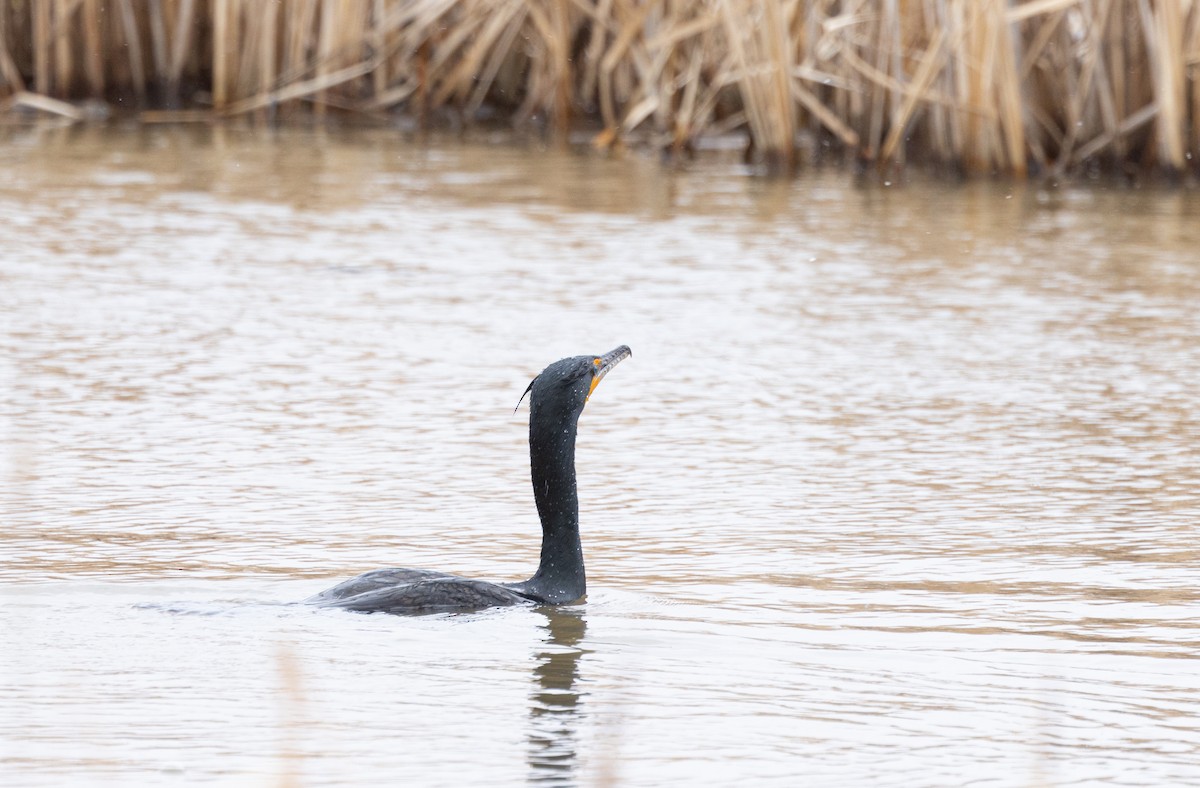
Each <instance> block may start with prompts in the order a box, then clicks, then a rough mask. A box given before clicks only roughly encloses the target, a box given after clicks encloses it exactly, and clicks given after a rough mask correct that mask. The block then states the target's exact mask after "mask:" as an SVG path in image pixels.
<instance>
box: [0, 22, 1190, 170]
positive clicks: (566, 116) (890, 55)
mask: <svg viewBox="0 0 1200 788" xmlns="http://www.w3.org/2000/svg"><path fill="white" fill-rule="evenodd" d="M39 96H40V97H42V98H45V99H57V100H76V99H81V98H95V99H102V100H107V101H110V102H119V103H121V104H123V105H134V106H138V107H140V108H142V109H143V110H148V109H151V108H153V109H155V110H163V109H175V108H178V107H180V106H190V107H191V108H192V111H191V114H190V115H189V116H188V117H194V116H195V109H196V108H200V107H211V117H213V118H214V119H215V118H219V117H228V116H235V115H242V114H246V113H258V114H259V115H264V114H265V113H275V112H288V111H290V110H291V109H292V108H293V107H296V106H300V105H309V106H312V107H313V108H314V109H315V111H316V112H317V114H318V115H320V114H323V113H325V112H326V111H328V110H329V109H331V108H335V109H337V110H338V111H341V112H347V111H349V112H361V113H378V112H383V111H388V110H393V109H395V110H399V111H404V112H408V113H410V114H412V115H414V116H416V117H418V118H419V119H421V121H422V122H424V121H425V119H426V118H428V117H430V116H433V115H437V114H446V113H449V114H450V116H451V117H454V118H455V119H456V120H461V121H466V122H470V121H471V120H473V119H476V118H478V117H481V115H482V114H484V110H486V111H487V114H488V115H490V116H496V115H497V114H499V116H501V117H506V118H508V119H509V120H511V121H512V122H513V123H517V124H525V123H531V122H532V123H535V124H540V125H543V126H544V127H546V128H549V129H552V130H555V131H556V132H558V133H559V134H560V135H563V134H564V133H565V132H566V131H567V129H568V128H569V127H570V125H571V124H572V123H579V122H584V123H595V124H598V126H599V131H598V133H597V135H596V138H595V139H596V144H597V145H599V146H609V145H614V144H619V143H622V142H626V141H637V142H640V143H642V144H651V145H656V146H661V147H662V148H663V149H667V150H672V151H677V152H678V151H683V150H687V149H689V148H690V147H692V146H693V145H694V144H695V143H696V142H697V140H699V139H700V138H703V137H705V136H708V135H718V134H728V133H731V132H736V133H743V134H745V136H746V139H747V142H748V149H749V151H750V152H751V154H752V155H754V156H756V157H758V158H760V159H761V160H762V161H764V162H767V163H768V164H770V165H773V166H777V167H779V168H783V169H786V168H788V167H790V166H792V165H793V164H794V163H795V162H796V160H797V157H798V152H799V151H801V150H802V149H803V147H802V143H805V142H806V141H812V140H819V139H829V140H832V141H835V142H837V143H839V144H840V145H841V146H842V147H843V148H844V149H845V150H847V151H848V152H850V153H852V154H853V155H855V156H857V157H859V158H860V159H862V160H865V161H869V162H875V163H877V164H879V165H880V166H895V165H902V164H904V163H905V162H907V161H909V160H911V159H914V158H916V159H920V160H926V161H928V160H934V161H939V162H945V163H949V164H953V165H956V166H959V167H962V168H963V169H965V170H968V171H972V172H1003V173H1009V174H1012V175H1015V176H1018V177H1020V176H1022V175H1023V174H1024V173H1025V171H1026V168H1027V167H1033V168H1034V169H1035V170H1037V171H1040V172H1045V173H1052V174H1055V173H1062V172H1067V171H1077V170H1079V169H1081V168H1082V167H1083V166H1084V165H1087V166H1093V165H1108V166H1112V167H1126V168H1128V167H1136V168H1146V167H1150V168H1160V169H1164V170H1168V171H1185V170H1195V169H1196V167H1197V161H1200V156H1198V155H1197V154H1200V2H1196V1H1195V0H804V1H803V2H801V0H282V2H280V3H271V2H268V3H263V2H257V0H117V2H115V3H103V2H100V0H26V1H24V2H22V1H19V0H0V106H2V107H9V108H13V107H25V108H30V107H51V106H53V107H55V108H56V110H57V112H58V114H59V115H62V116H64V117H70V114H69V113H66V112H65V111H64V108H63V106H62V105H58V104H49V103H47V102H45V101H40V100H39V99H38V98H37V97H39ZM151 117H152V118H153V119H154V120H156V121H161V120H163V115H162V112H161V111H158V112H155V114H154V115H152V116H151Z"/></svg>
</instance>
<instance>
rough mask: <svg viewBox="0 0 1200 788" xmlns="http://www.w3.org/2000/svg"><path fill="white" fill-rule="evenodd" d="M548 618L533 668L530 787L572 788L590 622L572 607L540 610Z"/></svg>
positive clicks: (530, 712) (574, 775)
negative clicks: (583, 660) (583, 645)
mask: <svg viewBox="0 0 1200 788" xmlns="http://www.w3.org/2000/svg"><path fill="white" fill-rule="evenodd" d="M539 610H540V612H542V613H543V614H544V615H545V616H546V625H545V627H544V629H545V630H546V635H547V636H546V642H545V644H544V650H543V651H542V652H541V653H539V654H538V663H537V667H535V668H534V669H533V675H534V679H535V681H536V682H537V684H536V686H535V687H534V689H533V695H532V697H531V698H530V700H531V703H530V706H529V769H530V780H529V781H530V782H531V783H536V784H538V785H571V784H573V782H574V780H575V779H576V770H577V767H578V764H577V763H576V761H577V758H578V755H577V753H576V747H577V743H576V737H577V731H578V727H579V713H578V711H579V710H578V706H579V694H580V693H579V690H578V689H577V688H576V686H575V684H576V682H577V681H578V680H579V658H580V657H581V656H582V655H583V649H582V648H581V647H579V645H578V644H579V643H580V642H581V641H582V640H583V638H584V636H585V635H586V634H587V620H586V618H585V617H584V615H583V613H582V612H581V611H579V610H577V609H574V608H569V607H568V608H561V609H555V608H549V607H543V608H539Z"/></svg>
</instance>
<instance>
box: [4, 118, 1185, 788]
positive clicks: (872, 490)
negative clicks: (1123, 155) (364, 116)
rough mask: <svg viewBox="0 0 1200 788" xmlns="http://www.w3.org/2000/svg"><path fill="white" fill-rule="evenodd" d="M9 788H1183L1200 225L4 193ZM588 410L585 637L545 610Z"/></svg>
mask: <svg viewBox="0 0 1200 788" xmlns="http://www.w3.org/2000/svg"><path fill="white" fill-rule="evenodd" d="M0 172H2V173H3V175H2V176H0V216H3V225H2V227H3V229H2V230H0V233H2V235H3V238H2V240H3V244H2V247H3V250H2V251H0V288H2V290H0V306H2V307H3V323H2V325H0V329H2V330H0V383H2V385H0V431H2V442H3V446H4V447H6V449H5V451H4V452H3V456H2V457H0V494H2V498H0V505H2V506H3V521H4V528H3V531H2V532H0V595H2V597H3V599H2V601H3V604H2V605H0V631H3V633H4V638H3V641H2V643H3V648H2V650H0V672H2V673H0V674H2V676H3V682H2V683H0V778H2V779H3V781H4V782H5V783H6V784H9V785H21V786H26V785H28V786H39V785H61V784H63V783H70V784H77V785H113V786H119V785H134V784H136V785H153V784H179V783H190V782H198V783H199V782H203V783H210V784H220V785H251V786H258V785H322V786H324V785H362V784H367V783H380V784H406V783H407V784H420V785H427V786H439V785H511V784H521V783H524V782H529V783H538V784H548V785H556V784H559V785H571V784H577V785H589V786H590V785H647V786H649V785H663V784H686V783H695V784H730V783H733V782H735V781H739V782H747V783H748V784H756V785H758V784H776V785H796V784H806V785H838V786H841V785H847V784H851V785H881V786H882V785H896V786H912V785H947V786H951V785H952V786H959V785H964V784H968V783H970V784H974V785H995V786H1009V785H1011V786H1027V785H1073V784H1087V783H1093V784H1094V783H1101V782H1103V783H1106V784H1144V785H1164V784H1187V783H1196V782H1200V723H1198V722H1197V720H1198V715H1200V669H1198V664H1197V658H1198V657H1200V588H1198V587H1197V585H1196V570H1197V566H1198V562H1200V550H1198V549H1197V547H1196V544H1197V528H1198V527H1200V449H1198V448H1197V447H1198V446H1200V415H1198V414H1200V393H1198V392H1200V310H1197V309H1196V304H1197V303H1200V261H1198V258H1197V254H1196V249H1197V248H1200V221H1197V217H1198V216H1200V199H1198V198H1197V196H1195V195H1190V194H1187V193H1179V192H1145V193H1143V192H1133V191H1121V190H1115V191H1114V190H1105V189H1099V188H1089V189H1076V188H1070V189H1062V190H1054V191H1046V190H1041V189H1039V188H1037V187H1036V186H1030V187H1026V188H1020V187H1015V188H1014V187H1010V186H1007V185H1000V184H976V185H971V186H952V185H946V184H923V183H911V184H907V185H903V186H899V185H896V186H892V187H890V188H889V187H884V186H882V185H875V186H866V187H857V186H855V185H853V184H851V183H849V178H848V176H846V175H845V174H844V173H827V174H817V173H813V174H806V175H805V176H803V177H801V178H800V179H799V180H797V181H796V182H793V183H783V182H768V181H762V180H757V179H753V178H750V177H747V176H746V174H745V173H744V172H743V171H742V170H741V169H740V168H739V167H738V166H737V165H736V164H731V163H726V162H724V161H722V160H720V159H714V160H710V161H706V162H701V163H697V164H695V165H692V166H690V167H688V168H687V169H686V171H677V172H673V171H669V170H666V169H664V168H662V167H660V166H658V165H657V164H656V163H654V162H653V161H651V160H645V159H641V158H639V157H637V156H630V157H628V158H625V159H617V160H606V159H604V158H600V157H596V156H592V155H573V154H570V153H564V152H553V151H543V150H537V149H533V148H530V149H525V148H522V147H521V146H514V145H511V144H509V145H494V144H486V141H475V142H453V141H442V142H433V143H427V144H417V143H413V142H406V141H405V140H402V139H399V138H398V137H397V136H396V135H395V134H393V133H389V132H384V131H350V132H339V133H331V134H319V133H311V132H286V133H278V134H266V133H258V132H251V131H237V130H229V129H226V130H221V129H216V130H213V129H188V128H164V129H154V130H144V131H136V130H112V131H100V130H88V131H53V130H49V131H48V130H40V131H39V130H24V131H9V132H7V134H6V136H5V139H4V143H3V145H2V146H0ZM622 343H627V344H629V345H631V346H632V347H633V349H634V354H635V355H634V357H633V358H632V359H630V360H628V361H626V362H625V363H623V364H622V365H621V366H620V367H619V368H618V369H617V370H616V371H615V372H614V373H613V374H612V375H610V376H608V377H607V378H606V379H605V381H604V383H603V384H602V385H601V386H600V388H599V389H598V390H597V392H596V394H595V396H593V397H592V399H591V402H590V403H589V405H588V409H587V411H586V412H585V414H584V416H583V419H582V421H581V426H580V439H579V462H578V467H579V478H580V488H581V500H582V518H583V531H584V546H585V551H586V555H587V563H588V571H589V577H588V580H589V594H588V598H587V601H586V603H585V604H582V605H578V606H573V607H570V608H566V609H560V610H549V609H544V610H542V609H509V610H496V611H485V612H480V613H472V614H469V615H453V616H431V617H424V618H415V619H405V618H396V617H389V616H383V615H375V616H363V615H356V614H349V613H345V612H341V611H319V610H312V609H309V608H305V607H296V606H292V605H288V604H286V603H289V602H293V601H295V600H298V599H302V598H304V597H306V596H308V595H309V594H311V593H314V592H316V591H319V590H321V589H323V588H325V587H327V586H330V585H332V584H333V583H335V582H337V581H339V580H341V579H344V578H346V577H349V576H351V575H353V574H355V573H357V572H360V571H363V570H366V569H370V568H375V567H379V566H395V565H399V566H418V567H428V568H434V569H443V570H448V571H455V572H460V573H462V574H466V575H470V576H478V577H483V578H492V579H522V578H524V577H526V576H528V575H529V573H530V572H531V571H532V569H533V567H534V564H535V562H536V555H537V549H538V542H537V539H538V526H537V521H536V517H535V514H534V511H533V505H532V499H531V496H530V493H529V489H528V485H529V483H528V456H527V454H526V445H525V437H526V433H525V431H526V419H527V410H526V409H524V408H523V409H522V410H521V411H520V412H519V413H517V414H515V415H514V414H513V412H512V408H513V406H514V405H515V404H516V402H517V398H518V396H519V395H520V393H521V391H522V390H523V389H524V388H525V385H526V384H527V383H528V381H529V379H530V378H531V377H532V376H533V375H534V374H535V373H536V372H538V371H539V370H540V369H541V368H542V367H543V366H545V365H546V364H547V363H548V362H550V361H552V360H554V359H557V358H559V357H561V356H566V355H575V354H579V353H592V352H603V351H606V350H608V349H610V348H612V347H615V346H616V345H618V344H622Z"/></svg>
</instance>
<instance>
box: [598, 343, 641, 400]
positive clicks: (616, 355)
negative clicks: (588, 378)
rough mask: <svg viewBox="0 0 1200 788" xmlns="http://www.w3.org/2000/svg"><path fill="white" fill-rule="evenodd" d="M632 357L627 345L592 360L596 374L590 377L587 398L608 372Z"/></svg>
mask: <svg viewBox="0 0 1200 788" xmlns="http://www.w3.org/2000/svg"><path fill="white" fill-rule="evenodd" d="M632 355H633V351H632V350H630V349H629V345H621V346H620V347H619V348H617V349H615V350H610V351H608V352H607V353H605V354H604V355H603V356H597V357H596V358H595V359H593V360H592V363H593V364H595V365H596V372H595V374H594V375H593V377H592V386H591V388H589V389H588V398H589V399H590V398H591V396H592V392H593V391H595V390H596V386H599V385H600V381H601V380H603V379H604V376H605V375H607V374H608V372H609V370H611V369H612V368H613V367H615V366H616V365H617V364H620V363H621V362H622V361H624V360H625V359H627V358H629V357H630V356H632Z"/></svg>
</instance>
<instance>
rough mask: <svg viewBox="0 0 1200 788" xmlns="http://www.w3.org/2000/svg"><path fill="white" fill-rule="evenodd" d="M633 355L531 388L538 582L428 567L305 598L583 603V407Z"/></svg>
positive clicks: (372, 603)
mask: <svg viewBox="0 0 1200 788" xmlns="http://www.w3.org/2000/svg"><path fill="white" fill-rule="evenodd" d="M631 355H633V351H631V350H630V349H629V348H628V347H627V346H625V345H621V346H620V347H619V348H617V349H616V350H612V351H609V352H608V353H605V354H604V355H602V356H574V357H572V358H564V359H562V360H560V361H556V362H554V363H553V364H551V365H550V366H548V367H546V369H545V370H543V371H542V374H540V375H538V376H537V377H535V378H534V379H533V381H532V382H531V383H530V384H529V387H528V388H526V389H525V394H529V466H530V476H531V477H532V480H533V499H534V501H535V502H536V503H537V511H538V517H539V518H540V519H541V521H542V555H541V561H540V563H539V564H538V569H537V572H536V573H535V574H534V575H533V577H531V578H529V579H528V580H525V581H524V582H520V583H489V582H487V581H485V580H471V579H469V578H466V577H459V576H457V575H451V574H446V573H445V572H434V571H430V570H427V569H376V570H374V571H371V572H366V573H365V574H361V575H359V576H358V577H355V578H352V579H350V580H347V581H345V582H344V583H339V584H338V585H336V586H334V587H333V588H330V589H329V590H327V591H322V592H321V593H319V594H317V595H316V596H314V597H310V598H309V599H307V600H305V601H306V602H308V603H310V604H315V605H321V606H323V607H340V608H344V609H346V610H356V611H359V612H364V613H397V614H420V613H435V612H443V611H454V610H479V609H481V608H486V607H501V606H507V605H522V604H549V605H562V604H566V603H568V602H575V601H577V600H579V599H581V598H582V597H583V595H584V593H585V592H586V581H585V577H584V571H583V547H582V546H581V545H580V542H579V496H578V494H577V492H576V488H575V433H576V431H577V426H578V422H579V415H580V414H581V413H583V406H584V405H585V404H586V403H587V400H588V397H590V396H591V394H592V392H593V391H595V390H596V386H597V385H598V384H599V383H600V380H601V379H602V378H603V377H604V376H605V375H607V374H608V372H609V370H611V369H612V368H613V367H615V366H616V365H617V364H618V363H619V362H621V361H622V360H624V359H626V358H628V357H629V356H631ZM525 394H522V395H521V398H522V399H524V397H525ZM517 404H518V407H519V406H520V403H519V402H518V403H517Z"/></svg>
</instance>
